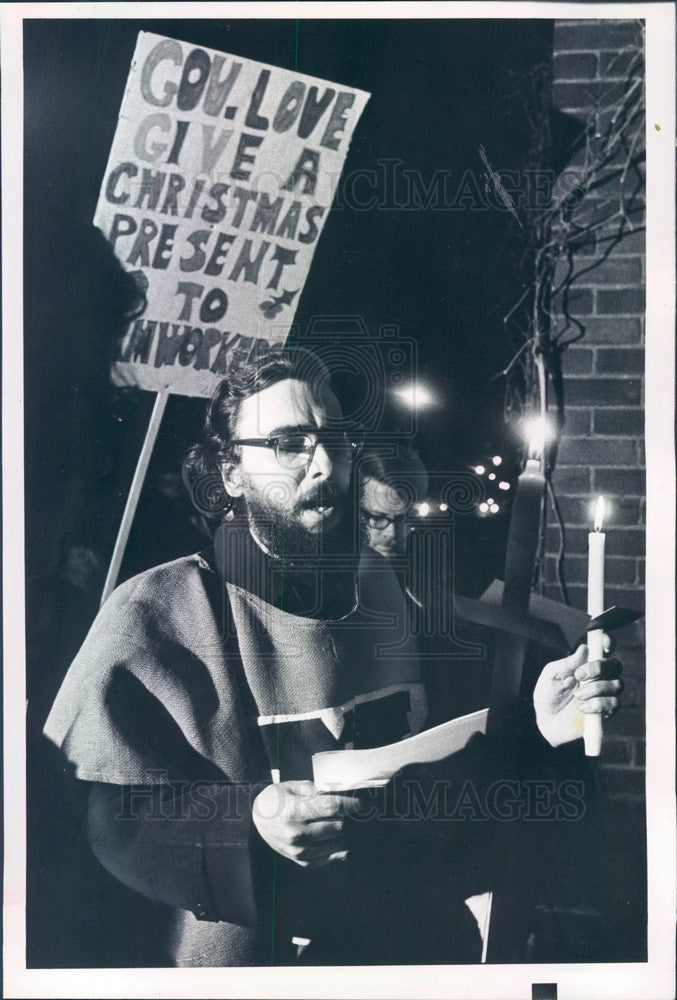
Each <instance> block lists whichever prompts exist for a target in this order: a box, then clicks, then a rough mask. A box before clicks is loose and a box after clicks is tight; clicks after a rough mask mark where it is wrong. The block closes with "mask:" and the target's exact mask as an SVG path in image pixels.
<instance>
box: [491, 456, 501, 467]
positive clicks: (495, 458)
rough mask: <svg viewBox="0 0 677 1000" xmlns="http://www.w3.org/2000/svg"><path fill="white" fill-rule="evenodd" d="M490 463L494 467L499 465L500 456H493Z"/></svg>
mask: <svg viewBox="0 0 677 1000" xmlns="http://www.w3.org/2000/svg"><path fill="white" fill-rule="evenodd" d="M491 461H492V462H493V463H494V465H500V464H501V462H502V461H503V459H502V458H501V456H500V455H494V457H493V458H492V460H491Z"/></svg>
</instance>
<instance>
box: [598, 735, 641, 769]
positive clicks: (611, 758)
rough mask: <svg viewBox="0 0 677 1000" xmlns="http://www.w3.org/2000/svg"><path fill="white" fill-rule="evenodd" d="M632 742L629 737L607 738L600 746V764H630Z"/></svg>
mask: <svg viewBox="0 0 677 1000" xmlns="http://www.w3.org/2000/svg"><path fill="white" fill-rule="evenodd" d="M633 746H634V740H633V739H632V737H631V736H607V737H606V739H605V740H604V743H603V744H602V756H601V761H600V762H601V763H602V764H626V765H628V764H631V763H632V751H633Z"/></svg>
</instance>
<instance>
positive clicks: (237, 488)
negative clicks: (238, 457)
mask: <svg viewBox="0 0 677 1000" xmlns="http://www.w3.org/2000/svg"><path fill="white" fill-rule="evenodd" d="M221 479H222V480H223V485H224V488H225V490H226V493H227V494H228V496H231V497H241V496H242V494H243V493H244V487H243V486H242V473H241V471H240V467H239V465H231V464H230V463H224V464H223V465H222V466H221Z"/></svg>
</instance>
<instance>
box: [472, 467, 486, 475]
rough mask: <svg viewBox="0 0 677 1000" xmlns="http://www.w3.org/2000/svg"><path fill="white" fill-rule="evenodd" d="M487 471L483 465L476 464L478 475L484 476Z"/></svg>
mask: <svg viewBox="0 0 677 1000" xmlns="http://www.w3.org/2000/svg"><path fill="white" fill-rule="evenodd" d="M486 471H487V470H486V469H485V468H484V466H483V465H476V466H475V472H476V473H477V475H478V476H483V475H484V473H485V472H486Z"/></svg>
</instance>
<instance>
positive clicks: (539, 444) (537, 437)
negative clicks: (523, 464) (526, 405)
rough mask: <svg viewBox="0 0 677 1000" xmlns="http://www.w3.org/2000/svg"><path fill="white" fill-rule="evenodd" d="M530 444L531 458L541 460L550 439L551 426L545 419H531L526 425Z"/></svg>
mask: <svg viewBox="0 0 677 1000" xmlns="http://www.w3.org/2000/svg"><path fill="white" fill-rule="evenodd" d="M525 432H526V437H527V440H528V442H529V453H528V454H529V458H541V457H542V455H543V452H544V451H545V444H546V441H548V440H549V439H550V426H549V424H548V421H547V420H546V419H545V417H531V418H530V419H529V420H527V421H526V424H525Z"/></svg>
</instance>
